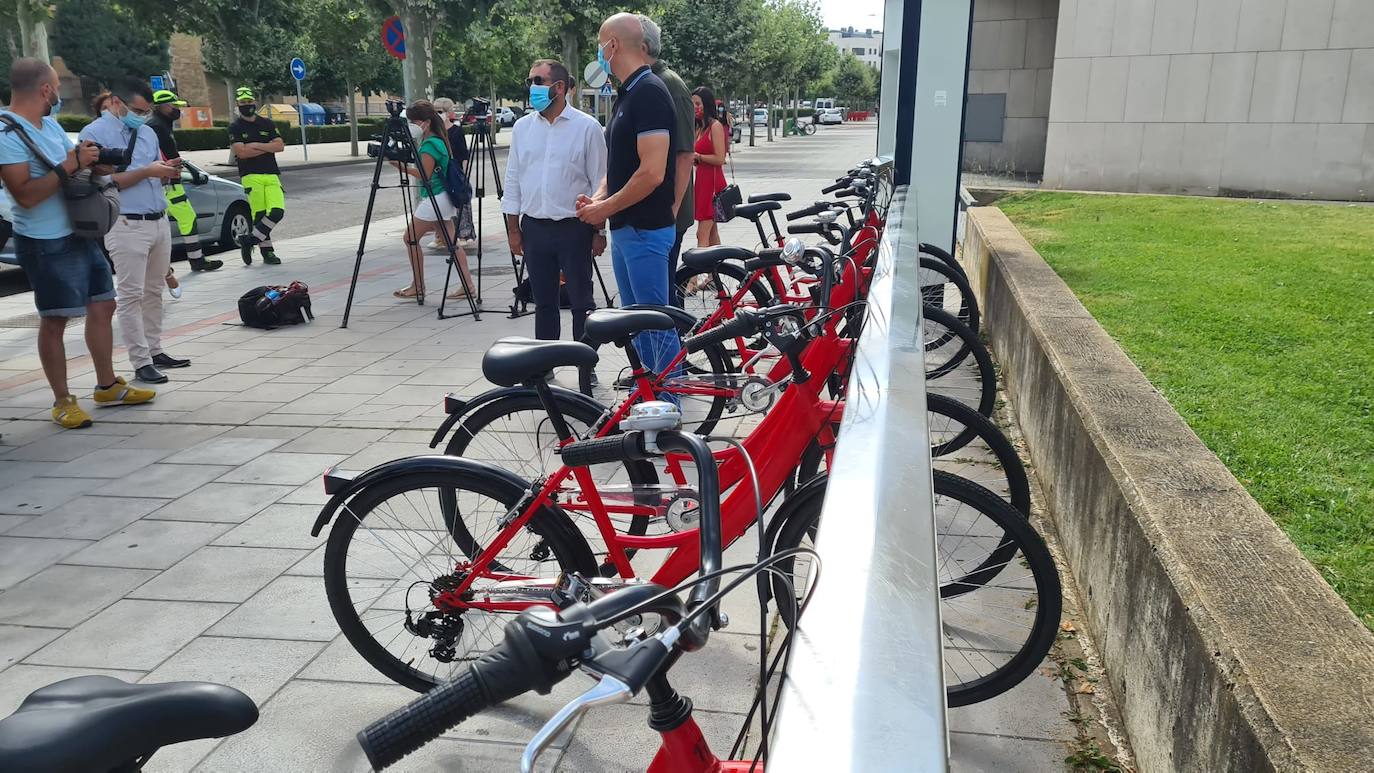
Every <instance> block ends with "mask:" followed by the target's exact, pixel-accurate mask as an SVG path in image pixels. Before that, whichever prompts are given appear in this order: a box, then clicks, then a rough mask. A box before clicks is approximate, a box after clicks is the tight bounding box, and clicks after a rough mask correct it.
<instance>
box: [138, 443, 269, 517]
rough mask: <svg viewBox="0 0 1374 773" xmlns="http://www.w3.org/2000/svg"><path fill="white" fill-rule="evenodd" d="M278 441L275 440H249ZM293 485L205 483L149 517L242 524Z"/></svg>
mask: <svg viewBox="0 0 1374 773" xmlns="http://www.w3.org/2000/svg"><path fill="white" fill-rule="evenodd" d="M237 440H247V441H250V442H258V443H279V442H280V441H277V440H252V439H251V438H240V439H237ZM292 490H293V487H292V486H274V485H269V484H262V483H218V482H216V483H207V484H205V485H204V486H201V487H200V488H198V489H196V490H195V491H192V492H191V493H189V494H187V495H186V496H184V497H180V498H179V499H175V500H173V501H171V502H168V503H166V504H165V506H164V507H162V508H161V509H160V510H158V511H157V512H155V513H153V514H152V515H151V517H152V518H156V519H159V520H169V521H207V522H213V523H242V522H243V521H245V520H247V519H248V518H250V517H252V515H253V514H254V513H257V512H259V511H261V510H262V509H263V508H265V507H267V506H268V505H270V504H272V503H273V502H276V501H277V500H278V499H281V498H282V497H284V496H286V495H287V494H290V493H291V491H292Z"/></svg>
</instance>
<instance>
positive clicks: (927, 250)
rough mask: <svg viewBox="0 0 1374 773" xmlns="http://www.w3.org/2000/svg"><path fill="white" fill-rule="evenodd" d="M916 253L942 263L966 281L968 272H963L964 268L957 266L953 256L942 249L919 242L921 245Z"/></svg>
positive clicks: (957, 263)
mask: <svg viewBox="0 0 1374 773" xmlns="http://www.w3.org/2000/svg"><path fill="white" fill-rule="evenodd" d="M916 251H917V253H918V254H920V255H926V256H929V257H932V258H936V259H937V260H940V261H942V262H943V263H944V264H945V265H947V266H949V267H950V268H951V269H953V270H954V272H955V273H957V274H958V275H959V276H962V277H963V278H964V280H965V281H967V280H968V272H967V271H965V270H964V267H963V266H962V265H960V264H959V261H957V260H955V259H954V256H953V255H951V254H949V253H948V252H945V251H944V250H943V249H941V248H939V247H936V246H935V245H933V244H926V243H925V242H921V244H920V245H919V246H918V247H917V248H916Z"/></svg>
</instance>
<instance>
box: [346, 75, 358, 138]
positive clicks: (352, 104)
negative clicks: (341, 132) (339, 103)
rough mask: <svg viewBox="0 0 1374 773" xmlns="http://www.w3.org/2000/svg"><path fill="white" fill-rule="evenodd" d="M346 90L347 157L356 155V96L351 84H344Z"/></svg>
mask: <svg viewBox="0 0 1374 773" xmlns="http://www.w3.org/2000/svg"><path fill="white" fill-rule="evenodd" d="M344 84H345V86H347V88H348V155H350V156H356V155H358V95H357V93H356V91H355V89H354V88H353V84H352V83H348V82H347V81H345V82H344Z"/></svg>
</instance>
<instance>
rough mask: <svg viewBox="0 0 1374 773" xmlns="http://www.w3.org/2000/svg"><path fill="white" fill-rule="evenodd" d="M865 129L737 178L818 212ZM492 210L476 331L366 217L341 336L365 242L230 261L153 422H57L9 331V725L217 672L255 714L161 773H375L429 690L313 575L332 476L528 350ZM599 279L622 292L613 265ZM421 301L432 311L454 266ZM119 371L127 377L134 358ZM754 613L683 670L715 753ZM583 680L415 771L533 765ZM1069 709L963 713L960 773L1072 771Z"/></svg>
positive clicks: (958, 720) (170, 761)
mask: <svg viewBox="0 0 1374 773" xmlns="http://www.w3.org/2000/svg"><path fill="white" fill-rule="evenodd" d="M873 136H874V132H873V131H872V127H862V126H861V127H844V128H843V129H838V130H834V131H830V130H827V131H825V132H822V133H820V134H818V135H817V136H815V137H812V138H796V139H793V140H789V141H781V142H778V143H775V144H773V145H771V146H769V145H765V144H764V143H760V147H759V148H755V149H752V150H750V151H749V152H748V153H747V154H743V153H742V154H741V157H740V159H739V160H738V161H737V165H736V169H737V173H738V174H739V176H740V183H741V186H742V187H744V188H745V190H746V191H751V190H752V191H754V192H758V191H761V190H764V189H768V190H789V191H792V192H793V193H794V195H796V197H797V198H798V199H799V200H800V201H802V202H809V201H811V200H813V199H815V198H816V197H817V196H816V194H815V191H817V190H818V189H819V187H820V186H821V184H822V183H824V182H828V180H827V179H826V178H827V177H833V175H834V174H838V173H839V172H840V171H841V170H842V169H843V168H846V167H848V166H850V165H851V164H852V163H853V162H854V161H855V160H856V159H858V158H861V157H863V156H864V155H866V154H868V153H871V150H872V146H873ZM313 157H314V153H313V150H312V158H313ZM818 162H823V163H818ZM778 164H781V165H782V166H783V168H787V169H795V170H796V171H795V173H794V174H792V175H780V174H778V173H777V172H776V171H772V170H773V169H775V168H776V167H775V166H770V165H778ZM496 211H497V207H496V206H495V204H494V200H489V201H488V202H487V207H486V212H487V217H486V222H485V224H484V225H485V230H486V234H487V241H486V245H487V247H488V249H489V250H491V251H490V252H488V253H487V255H486V260H485V266H484V267H485V268H486V269H487V273H486V277H485V279H484V284H483V289H484V294H485V296H486V300H487V304H486V306H487V309H488V310H487V311H486V312H485V313H484V314H483V316H482V319H481V321H480V322H475V321H473V320H471V319H467V318H462V319H450V320H438V319H436V318H435V307H434V306H433V305H428V306H423V307H420V306H417V305H415V304H414V303H404V302H401V301H398V300H396V299H394V298H392V297H391V291H392V290H394V289H396V288H399V287H402V286H404V285H406V284H407V283H408V282H409V273H410V272H409V267H408V265H407V263H406V260H405V258H404V253H403V251H402V248H401V243H400V235H401V231H402V223H401V222H400V220H399V219H395V218H393V219H391V220H387V221H383V222H378V223H374V224H373V227H372V230H371V232H370V236H369V242H368V243H369V249H368V250H367V253H366V254H365V255H364V258H363V262H362V274H361V279H360V282H359V284H358V292H357V297H356V299H355V301H354V306H353V316H352V319H351V321H350V325H349V328H348V329H340V328H339V322H340V319H341V315H342V312H343V305H344V299H345V297H346V294H347V291H348V278H349V275H350V273H351V271H352V268H353V259H354V253H355V251H356V247H357V242H358V236H359V232H360V227H357V226H355V227H352V228H346V229H343V230H340V231H335V232H332V233H327V234H320V235H317V236H311V237H305V238H300V239H293V240H286V241H282V242H279V243H278V245H277V249H278V252H279V254H281V255H282V257H283V259H284V261H285V263H284V264H283V265H281V266H263V265H261V264H257V263H255V264H254V265H253V266H252V267H251V268H246V267H243V266H242V265H240V264H238V262H237V260H234V261H231V264H230V265H228V266H226V267H225V268H224V269H223V270H221V271H219V272H216V273H213V274H196V275H190V276H186V277H183V280H182V281H183V288H184V291H185V294H184V296H183V298H182V300H181V301H180V302H170V301H169V303H168V305H167V310H168V320H167V325H166V328H167V330H168V333H167V335H166V340H165V343H166V348H167V350H168V351H169V352H170V353H172V354H175V355H178V356H183V357H190V358H191V359H193V360H194V364H193V365H192V367H190V368H186V369H182V370H176V371H171V372H170V373H169V375H170V376H171V378H172V381H171V383H168V384H165V385H162V386H161V387H160V389H159V395H158V398H157V400H156V401H155V402H154V403H153V404H151V405H147V406H138V407H130V408H113V409H106V410H101V411H99V412H96V414H95V418H96V420H97V423H96V425H95V426H94V427H92V428H90V429H88V430H82V431H62V430H60V429H59V428H58V427H56V426H55V425H53V424H52V423H51V422H50V420H49V418H48V406H49V405H50V402H51V397H50V395H49V393H48V390H47V387H46V385H45V383H44V381H43V378H42V374H41V372H40V371H39V370H38V367H39V366H38V360H37V355H36V354H35V352H34V330H33V329H32V328H5V327H0V434H3V438H2V439H0V716H3V715H4V714H7V713H8V712H10V711H11V710H13V709H14V708H15V707H16V706H17V705H18V703H19V702H20V701H21V700H22V699H23V697H24V696H25V695H27V694H28V693H29V692H30V691H32V690H33V689H36V688H37V687H39V686H42V685H44V684H48V683H50V682H53V681H56V680H59V679H63V678H66V677H70V676H75V675H79V674H95V673H102V674H111V675H114V676H117V677H120V678H123V679H126V680H129V681H145V682H160V681H170V680H178V679H205V680H211V681H218V682H224V683H227V684H231V685H234V686H236V687H238V688H239V689H242V690H244V691H245V692H246V693H248V694H249V695H250V696H251V697H252V698H253V699H254V700H255V701H256V702H257V703H258V704H259V706H260V707H261V712H262V716H261V719H260V720H259V721H258V723H257V724H256V725H255V726H254V727H253V728H251V729H250V730H249V731H247V732H245V733H243V734H241V735H239V736H235V737H232V738H229V739H225V740H223V741H213V740H210V741H201V742H196V743H190V744H183V745H180V746H176V747H170V748H167V749H164V750H163V751H161V752H159V753H158V754H157V756H156V757H154V758H153V760H152V762H151V764H150V765H149V767H148V769H149V770H155V771H182V770H189V769H192V768H195V769H197V770H205V771H236V772H237V771H293V772H299V773H306V772H309V771H340V770H361V769H365V768H366V763H365V761H364V760H363V759H362V756H361V752H360V751H359V750H358V747H357V745H356V743H355V742H354V740H353V736H354V734H355V733H356V732H357V731H358V730H359V729H361V728H362V727H363V726H364V725H366V724H367V723H368V722H370V721H372V720H373V719H376V718H377V717H380V716H382V715H384V714H385V713H387V712H389V711H391V710H393V709H394V708H396V707H398V706H400V705H402V704H403V703H404V702H406V701H408V700H410V699H411V698H413V697H414V694H413V693H411V692H410V691H408V690H406V689H404V688H401V687H398V686H396V685H394V684H391V683H389V682H388V681H387V680H386V679H385V678H384V677H381V676H380V675H379V674H377V673H376V672H375V671H374V670H372V669H371V667H369V666H367V665H366V664H365V663H364V662H363V661H362V660H361V659H360V658H359V657H358V656H357V655H356V654H354V652H353V650H352V648H351V647H350V646H349V645H348V644H347V643H346V642H345V641H344V640H343V639H342V637H341V636H340V635H339V633H338V628H337V625H336V623H335V621H334V619H333V616H332V615H331V613H330V611H329V608H328V605H327V603H326V601H325V596H324V589H323V583H322V581H321V573H322V569H321V565H322V555H323V543H324V539H323V537H321V538H313V537H311V536H310V534H309V530H310V527H311V524H312V523H313V521H314V519H315V516H316V515H317V514H318V512H319V508H320V505H321V504H322V503H323V502H324V500H325V497H324V494H323V491H322V489H321V485H320V474H321V473H322V472H323V470H325V469H326V468H327V467H329V466H331V465H339V466H340V467H342V468H345V469H363V468H366V467H369V466H372V465H374V464H377V463H380V462H382V461H386V460H390V459H394V458H398V457H402V456H407V455H414V454H419V453H428V452H429V449H428V448H427V443H428V441H429V437H430V434H431V433H432V432H433V430H434V428H435V427H436V426H437V425H438V424H439V422H440V421H441V419H442V417H443V412H442V408H441V405H440V400H441V398H442V396H443V395H444V393H445V392H449V391H452V392H455V393H458V394H462V395H472V394H475V393H477V392H478V391H480V390H481V389H483V388H484V382H483V380H482V378H481V373H480V366H479V363H480V357H481V353H482V352H483V351H484V350H485V349H486V348H487V346H488V345H489V344H490V343H491V342H492V341H493V340H494V339H496V338H498V337H500V336H504V335H517V334H518V335H529V334H531V333H532V328H533V319H532V317H528V318H522V319H518V320H510V319H507V318H506V316H505V309H504V307H505V305H506V304H507V302H508V299H509V298H510V297H511V287H512V283H513V276H512V274H511V270H510V266H509V263H508V260H509V258H508V256H507V254H506V252H505V249H504V246H503V245H504V236H503V230H502V227H501V225H500V220H499V216H498V215H497V214H496ZM725 232H726V233H725V240H726V242H727V243H729V242H731V241H734V242H736V243H742V244H749V243H752V242H753V241H754V240H755V238H756V237H754V236H753V234H752V233H751V232H750V230H749V226H747V224H746V225H744V226H741V225H740V224H739V223H732V224H730V225H729V226H728V227H727V228H726V229H725ZM689 238H690V235H689ZM229 257H233V255H232V254H230V255H229ZM605 275H606V279H607V282H608V283H610V284H611V286H612V288H613V287H614V281H613V279H612V278H611V273H610V270H609V266H608V265H607V266H606V267H605ZM292 279H301V280H304V281H306V282H307V283H309V284H310V286H311V290H312V297H313V298H314V304H315V311H316V313H317V315H318V316H317V319H316V320H315V321H314V322H313V323H311V324H308V325H303V326H298V327H291V328H284V329H281V330H277V331H273V332H270V333H267V332H262V331H255V330H249V329H245V328H242V327H239V326H237V325H235V324H230V323H236V322H237V312H236V310H235V309H236V307H235V300H236V299H237V298H238V296H239V295H240V294H241V293H242V292H244V291H245V290H247V289H249V288H251V287H253V286H256V285H260V284H267V283H272V284H278V283H285V282H288V281H290V280H292ZM428 284H429V287H430V290H431V297H433V298H437V296H438V291H439V288H440V287H442V284H443V264H442V262H441V260H440V259H439V258H438V257H432V258H430V262H429V275H428ZM31 303H32V300H31V296H29V295H28V294H23V295H19V296H15V297H14V298H10V299H3V300H0V319H7V318H11V317H15V316H18V315H22V314H26V313H30V312H32V305H31ZM566 325H567V321H566V320H565V330H566ZM67 344H68V347H69V348H68V352H69V355H70V356H71V357H72V358H73V362H72V363H71V376H72V384H73V385H74V386H75V387H76V388H77V390H78V394H79V395H80V396H82V397H83V403H85V404H87V405H89V400H88V399H86V398H85V397H84V395H86V394H87V393H86V391H85V390H86V389H87V387H88V386H89V385H90V384H91V382H92V379H93V375H92V372H91V369H90V367H89V363H88V362H87V361H86V359H85V358H84V344H83V343H82V341H81V333H80V327H79V326H75V327H74V328H73V329H72V331H71V332H70V333H69V335H68V337H67ZM116 359H117V364H118V366H119V369H120V370H121V372H124V373H126V374H127V372H128V364H127V360H126V359H125V358H124V355H123V353H122V352H119V353H117V355H116ZM600 371H601V372H600V377H601V381H602V383H603V384H608V383H609V382H610V380H611V379H613V378H614V377H615V375H616V370H615V366H614V363H612V362H609V361H608V362H607V363H606V365H604V366H603V367H602V368H601V369H600ZM753 548H754V542H753V536H752V535H748V536H746V538H745V539H744V540H742V541H741V543H740V544H739V545H737V546H735V548H733V550H732V553H733V554H734V557H736V558H741V559H742V558H745V557H747V555H748V554H749V553H750V552H751V551H752V550H753ZM837 576H838V575H837ZM752 603H753V599H752V589H751V588H749V586H748V585H746V586H745V591H744V592H743V593H742V594H735V595H734V596H732V597H731V598H730V599H729V603H728V606H727V610H728V611H730V612H731V618H732V620H733V621H734V622H733V624H732V626H731V628H730V629H729V630H728V631H726V632H723V633H721V634H719V635H717V636H715V637H713V638H712V640H711V646H710V647H709V648H708V649H707V650H706V651H704V652H702V653H698V654H695V655H690V656H688V657H686V658H684V659H683V661H682V664H681V665H680V666H679V668H678V669H677V670H676V671H675V675H676V683H677V685H678V686H679V688H680V689H681V690H682V692H683V693H684V694H686V695H690V696H691V697H692V698H693V700H694V702H695V703H696V706H697V712H696V717H697V720H698V722H699V723H701V725H702V727H703V729H704V730H705V732H706V734H707V737H708V738H709V740H710V741H711V743H712V744H713V746H714V747H715V748H716V750H717V751H718V752H719V753H724V752H725V751H727V750H728V749H729V746H730V743H731V741H732V740H733V738H734V735H735V733H736V732H737V730H738V729H739V727H740V726H741V724H742V722H743V717H744V712H746V711H747V710H748V707H749V702H750V700H751V698H752V691H753V686H754V679H755V676H754V674H755V673H756V669H757V650H756V647H757V640H756V638H755V636H753V635H751V634H754V633H756V632H757V626H758V622H757V617H758V615H757V611H756V608H755V607H753V606H752ZM586 685H587V682H586V681H585V680H583V679H582V678H580V677H573V678H570V679H568V680H567V681H566V682H565V683H564V684H563V685H561V686H560V687H559V689H557V690H555V691H554V693H553V694H552V695H550V696H546V697H540V696H525V697H523V698H520V699H517V700H515V701H511V702H510V703H508V704H506V705H505V706H503V707H502V708H500V709H497V710H494V711H491V712H487V713H485V714H483V715H481V716H480V717H477V718H474V719H473V720H471V721H469V722H467V723H465V724H464V725H462V726H460V727H459V728H458V729H456V730H455V731H454V732H451V733H449V734H447V735H446V736H445V737H444V738H443V739H442V740H440V741H439V742H437V743H435V744H431V745H430V746H428V747H426V748H425V749H424V750H422V751H421V752H420V753H419V754H417V755H416V756H415V757H413V758H410V759H408V760H407V762H406V763H405V764H403V765H400V766H398V767H397V769H398V770H441V769H442V770H474V771H475V770H481V771H489V770H511V769H515V768H516V767H517V760H518V758H519V755H520V752H521V750H522V749H523V745H524V743H525V742H526V741H527V740H528V739H529V737H530V736H531V735H532V734H533V733H534V731H535V730H536V729H537V728H538V727H539V726H540V725H541V724H542V723H543V722H544V721H545V719H546V718H547V717H548V716H549V715H550V714H551V713H552V712H553V711H554V710H555V709H556V708H557V707H559V706H560V705H561V704H562V703H563V702H565V701H566V700H568V699H569V698H571V697H572V696H573V695H574V694H576V693H577V692H579V691H580V690H581V689H584V688H585V686H586ZM1066 707H1067V704H1066V702H1065V700H1064V696H1063V692H1062V688H1059V687H1058V683H1057V682H1056V681H1055V680H1053V679H1051V678H1049V677H1047V676H1042V675H1040V674H1037V675H1034V676H1032V677H1031V678H1030V679H1029V680H1028V681H1027V682H1026V683H1025V684H1023V685H1022V686H1021V687H1019V688H1018V689H1017V690H1015V691H1013V692H1012V693H1010V694H1008V695H1005V696H1002V698H999V699H997V700H994V701H991V702H988V703H985V704H982V705H980V706H977V707H972V708H969V709H959V710H955V711H953V712H951V716H952V724H953V726H954V729H955V730H956V731H957V732H956V733H955V734H954V737H953V741H952V744H953V749H954V753H955V758H956V765H955V767H956V769H959V770H1047V769H1054V768H1061V769H1062V760H1063V757H1064V754H1065V746H1064V741H1066V740H1068V739H1070V738H1072V737H1073V732H1074V728H1073V726H1072V724H1071V723H1069V722H1068V721H1067V720H1065V719H1064V718H1063V717H1062V716H1061V712H1063V711H1064V709H1065V708H1066ZM646 713H647V712H646V709H645V706H644V705H643V703H642V701H637V702H636V703H635V704H632V705H626V706H615V707H606V708H602V709H597V710H595V711H594V712H593V713H592V714H591V715H590V717H589V719H587V720H585V721H584V723H583V726H582V727H581V728H579V729H578V730H577V731H576V732H575V733H574V734H572V736H571V737H565V738H563V739H561V740H560V741H559V742H558V744H557V747H558V748H557V749H556V750H552V751H550V752H549V753H548V754H546V756H545V757H544V759H543V767H544V768H545V769H554V768H557V769H559V770H568V771H602V770H606V771H610V770H614V771H620V770H627V769H636V768H637V769H641V770H642V769H643V768H644V767H645V766H646V765H647V764H648V762H649V759H650V757H651V755H652V753H653V750H654V746H655V741H654V736H653V734H652V733H651V732H650V731H649V729H648V728H647V727H646V725H645V721H646V719H647V716H646Z"/></svg>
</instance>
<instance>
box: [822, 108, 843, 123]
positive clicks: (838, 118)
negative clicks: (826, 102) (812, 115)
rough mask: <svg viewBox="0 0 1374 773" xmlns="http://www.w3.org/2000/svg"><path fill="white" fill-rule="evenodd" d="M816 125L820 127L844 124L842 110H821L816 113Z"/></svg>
mask: <svg viewBox="0 0 1374 773" xmlns="http://www.w3.org/2000/svg"><path fill="white" fill-rule="evenodd" d="M816 123H818V124H821V125H825V124H838V123H844V108H842V107H832V108H828V109H826V110H821V111H820V112H818V113H816Z"/></svg>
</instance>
